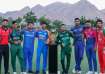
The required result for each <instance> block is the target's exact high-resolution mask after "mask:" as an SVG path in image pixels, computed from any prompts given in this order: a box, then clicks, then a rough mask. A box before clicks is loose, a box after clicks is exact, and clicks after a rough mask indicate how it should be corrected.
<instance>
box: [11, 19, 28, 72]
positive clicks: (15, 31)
mask: <svg viewBox="0 0 105 74" xmlns="http://www.w3.org/2000/svg"><path fill="white" fill-rule="evenodd" d="M22 40H23V36H22V34H21V32H20V30H19V28H18V27H17V23H16V21H13V25H12V33H11V34H10V44H11V45H10V51H11V63H12V68H13V74H17V73H16V56H17V57H18V59H19V63H20V66H21V74H26V73H25V72H24V59H23V48H22V46H21V42H22Z"/></svg>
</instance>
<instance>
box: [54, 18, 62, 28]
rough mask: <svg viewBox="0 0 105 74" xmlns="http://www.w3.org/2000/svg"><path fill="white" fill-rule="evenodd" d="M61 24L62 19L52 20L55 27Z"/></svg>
mask: <svg viewBox="0 0 105 74" xmlns="http://www.w3.org/2000/svg"><path fill="white" fill-rule="evenodd" d="M62 24H63V22H62V21H59V20H54V21H53V27H55V28H56V29H59V28H60V26H61V25H62Z"/></svg>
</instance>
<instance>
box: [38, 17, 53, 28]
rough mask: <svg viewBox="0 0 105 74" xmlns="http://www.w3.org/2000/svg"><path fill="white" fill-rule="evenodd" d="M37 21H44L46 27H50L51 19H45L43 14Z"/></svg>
mask: <svg viewBox="0 0 105 74" xmlns="http://www.w3.org/2000/svg"><path fill="white" fill-rule="evenodd" d="M39 21H40V22H44V23H46V25H47V28H48V29H50V23H51V20H49V19H47V18H46V17H45V16H42V17H40V18H39Z"/></svg>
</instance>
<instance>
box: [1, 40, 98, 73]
mask: <svg viewBox="0 0 105 74" xmlns="http://www.w3.org/2000/svg"><path fill="white" fill-rule="evenodd" d="M36 48H37V41H36V43H35V51H34V56H33V71H35V67H36V65H35V63H36V54H37V53H36ZM10 59H11V58H10ZM97 60H98V59H97ZM16 63H17V72H18V74H20V65H19V63H18V59H17V61H16ZM3 65H4V64H3V61H2V69H1V74H4V66H3ZM74 66H75V60H74V49H72V56H71V65H70V69H69V74H72V69H73V68H74ZM81 68H82V74H86V72H87V71H88V61H87V57H86V54H85V53H84V58H83V61H82V64H81ZM41 69H42V59H41ZM58 70H60V71H62V67H61V64H60V47H58ZM98 71H99V64H98ZM9 72H10V74H13V71H12V67H11V60H10V62H9Z"/></svg>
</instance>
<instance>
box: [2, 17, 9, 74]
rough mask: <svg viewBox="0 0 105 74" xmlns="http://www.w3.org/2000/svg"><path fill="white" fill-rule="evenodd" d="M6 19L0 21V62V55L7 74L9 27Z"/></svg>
mask: <svg viewBox="0 0 105 74" xmlns="http://www.w3.org/2000/svg"><path fill="white" fill-rule="evenodd" d="M7 26H8V19H4V20H3V22H2V27H0V64H1V61H2V57H3V59H4V69H5V74H9V72H8V68H9V45H8V44H9V37H10V33H11V29H9V28H8V27H7Z"/></svg>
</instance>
